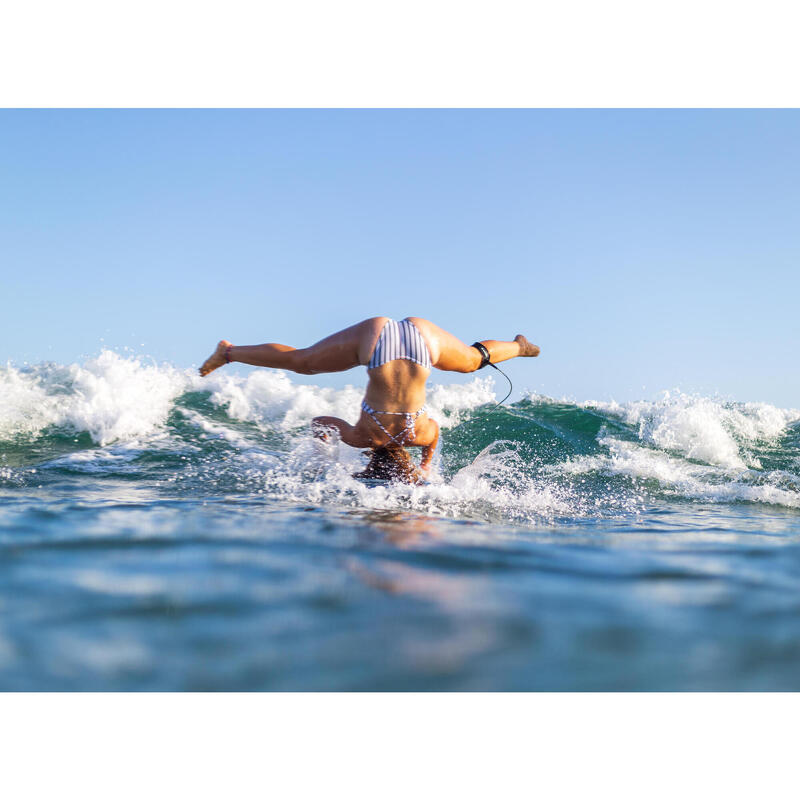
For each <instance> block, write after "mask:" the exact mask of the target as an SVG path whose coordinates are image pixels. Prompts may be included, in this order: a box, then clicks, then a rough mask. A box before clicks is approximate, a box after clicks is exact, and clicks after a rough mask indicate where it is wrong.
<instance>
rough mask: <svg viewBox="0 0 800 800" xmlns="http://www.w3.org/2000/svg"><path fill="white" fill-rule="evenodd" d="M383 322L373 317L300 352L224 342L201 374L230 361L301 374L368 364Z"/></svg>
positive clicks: (271, 345)
mask: <svg viewBox="0 0 800 800" xmlns="http://www.w3.org/2000/svg"><path fill="white" fill-rule="evenodd" d="M385 322H386V317H372V318H370V319H367V320H364V321H363V322H359V323H358V324H357V325H352V326H351V327H349V328H345V329H344V330H343V331H339V332H338V333H334V334H332V335H331V336H328V337H326V338H325V339H322V340H321V341H319V342H317V343H316V344H312V345H311V346H310V347H304V348H300V349H298V348H295V347H291V346H289V345H287V344H277V343H269V344H254V345H233V344H231V343H230V342H229V341H227V340H226V339H223V340H222V341H221V342H220V343H219V344H218V345H217V349H216V350H215V351H214V352H213V353H212V354H211V356H209V357H208V358H207V359H206V360H205V362H204V363H203V366H201V367H200V374H201V375H203V376H205V375H208V373H209V372H213V371H214V370H215V369H217V368H218V367H221V366H223V365H224V364H226V363H228V362H229V361H230V362H233V361H238V362H239V363H241V364H251V365H252V366H254V367H273V368H275V369H287V370H290V371H291V372H299V373H300V374H302V375H315V374H317V373H320V372H343V371H344V370H347V369H352V368H353V367H357V366H359V364H366V363H367V361H369V358H370V355H371V353H372V348H374V346H375V342H376V341H377V339H378V335H379V334H380V331H381V328H382V327H383V325H384V324H385Z"/></svg>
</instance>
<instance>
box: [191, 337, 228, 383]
mask: <svg viewBox="0 0 800 800" xmlns="http://www.w3.org/2000/svg"><path fill="white" fill-rule="evenodd" d="M229 347H233V345H232V344H231V343H230V342H229V341H228V340H227V339H223V340H222V341H221V342H220V343H219V344H218V345H217V349H216V350H215V351H214V352H213V353H212V354H211V355H210V356H209V357H208V358H207V359H206V360H205V361H204V362H203V366H202V367H200V370H199V372H200V374H201V375H202V376H203V377H204V378H205V376H206V375H208V373H209V372H213V371H214V370H215V369H217V367H221V366H222V365H223V364H227V363H228V359H227V352H228V348H229Z"/></svg>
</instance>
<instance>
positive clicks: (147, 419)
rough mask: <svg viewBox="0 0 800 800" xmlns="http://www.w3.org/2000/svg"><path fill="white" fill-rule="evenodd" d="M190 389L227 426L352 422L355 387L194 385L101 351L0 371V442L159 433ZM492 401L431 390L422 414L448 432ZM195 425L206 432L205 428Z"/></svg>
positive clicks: (263, 375) (467, 388) (263, 378)
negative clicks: (62, 432) (77, 359)
mask: <svg viewBox="0 0 800 800" xmlns="http://www.w3.org/2000/svg"><path fill="white" fill-rule="evenodd" d="M190 390H191V391H207V392H210V393H211V402H212V403H214V405H216V406H218V407H220V408H222V409H224V410H225V411H226V413H227V414H228V416H230V417H231V418H232V419H234V420H238V421H246V422H252V423H255V424H257V425H258V426H262V427H268V428H271V429H276V430H279V431H283V432H288V431H292V430H295V429H297V428H301V427H305V426H307V425H308V423H309V422H310V421H311V419H312V418H313V417H315V416H318V415H332V416H338V417H342V418H343V419H346V420H348V421H350V422H353V423H354V422H355V421H356V420H357V419H358V415H359V404H360V402H361V398H362V397H363V388H360V387H354V386H347V387H345V388H344V389H333V388H330V387H320V386H313V385H312V386H307V385H300V384H296V383H293V382H292V380H291V378H290V376H289V375H288V374H287V373H285V372H281V371H277V370H269V371H267V370H263V371H262V370H259V371H254V372H251V373H250V374H249V375H247V376H246V377H241V376H232V375H230V374H225V373H224V372H223V371H222V370H220V371H219V372H215V373H214V374H212V375H211V376H209V377H208V378H200V377H199V376H198V375H197V374H196V373H194V372H191V371H189V370H178V369H176V368H174V367H171V366H169V365H163V364H162V365H157V364H154V363H152V364H148V363H145V362H144V361H142V360H141V359H139V358H134V357H125V356H121V355H119V354H117V353H115V352H113V351H110V350H104V351H103V352H102V353H101V354H100V355H99V356H98V357H97V358H93V359H89V360H87V361H86V362H84V363H83V364H70V365H68V366H61V365H57V364H41V365H38V366H35V367H29V368H24V369H21V368H15V367H10V366H9V367H5V368H0V438H4V439H7V438H10V437H11V436H14V435H17V434H28V435H36V434H38V433H40V432H41V431H42V430H44V429H45V428H47V427H49V426H56V427H60V428H64V429H68V430H70V431H74V432H76V433H80V432H87V433H89V435H90V436H91V437H92V439H93V440H94V441H95V442H96V443H97V444H100V445H106V444H109V443H111V442H115V441H125V440H128V439H132V438H136V437H142V436H146V435H149V434H153V433H156V432H158V431H159V430H160V429H161V428H163V425H164V423H165V422H166V420H167V416H168V414H169V412H170V410H171V409H172V408H173V406H174V403H175V400H176V399H177V398H178V397H179V396H180V395H181V394H183V393H184V392H186V391H190ZM493 399H494V392H493V384H492V381H491V379H480V378H475V379H473V380H472V381H470V382H469V383H467V384H465V385H460V386H437V385H434V386H432V387H431V390H430V393H429V399H428V409H429V412H430V414H431V416H433V417H434V418H435V419H437V420H438V421H439V422H440V423H441V424H442V425H443V427H448V426H451V425H453V424H455V423H456V422H457V421H458V420H459V419H460V418H461V416H462V415H463V413H464V412H465V411H467V410H469V409H472V408H475V407H477V406H480V405H483V404H484V403H488V402H492V401H493ZM193 419H194V421H195V422H197V421H198V416H197V415H195V417H194V418H193ZM202 424H203V425H205V427H206V428H207V429H208V430H210V428H208V426H209V425H211V423H209V422H208V421H203V423H202ZM216 432H217V433H220V430H217V431H216Z"/></svg>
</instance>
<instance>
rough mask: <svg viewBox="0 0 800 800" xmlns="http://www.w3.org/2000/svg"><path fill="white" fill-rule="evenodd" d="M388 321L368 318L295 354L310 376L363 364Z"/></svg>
mask: <svg viewBox="0 0 800 800" xmlns="http://www.w3.org/2000/svg"><path fill="white" fill-rule="evenodd" d="M386 319H387V317H371V318H370V319H365V320H364V321H363V322H359V323H358V324H356V325H351V326H350V327H349V328H345V329H344V330H343V331H339V332H338V333H334V334H331V335H330V336H326V337H325V338H324V339H321V340H320V341H318V342H317V343H316V344H312V345H311V347H306V348H304V349H302V350H299V351H297V357H298V358H299V359H301V360H302V362H303V364H304V366H305V368H306V369H307V370H308V371H309V372H310V373H319V372H342V371H343V370H346V369H352V368H353V367H357V366H359V365H362V364H366V363H367V362H368V361H369V359H370V356H371V355H372V350H373V349H374V348H375V342H376V341H377V339H378V336H379V335H380V332H381V329H382V328H383V326H384V325H385V324H386Z"/></svg>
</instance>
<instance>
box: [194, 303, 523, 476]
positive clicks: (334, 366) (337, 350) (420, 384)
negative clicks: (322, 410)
mask: <svg viewBox="0 0 800 800" xmlns="http://www.w3.org/2000/svg"><path fill="white" fill-rule="evenodd" d="M538 355H539V348H538V347H537V346H536V345H535V344H531V343H530V342H529V341H528V340H527V339H526V338H525V337H524V336H522V335H521V334H520V335H519V336H517V337H516V338H515V339H514V341H511V342H500V341H495V340H493V339H486V340H484V341H482V342H476V343H475V344H474V345H471V346H467V345H465V344H464V343H463V342H461V341H460V340H459V339H457V338H456V337H455V336H453V335H452V334H450V333H448V332H447V331H445V330H443V329H442V328H440V327H439V326H438V325H434V324H433V323H432V322H429V321H428V320H426V319H421V318H420V317H407V318H406V319H404V320H401V321H400V322H396V321H395V320H393V319H389V318H388V317H372V318H371V319H367V320H364V321H363V322H359V323H358V325H353V326H352V327H351V328H346V329H345V330H343V331H339V333H334V334H333V335H332V336H328V337H327V339H323V340H322V341H320V342H317V343H316V344H314V345H311V347H306V348H302V349H299V350H298V349H295V348H294V347H289V345H285V344H257V345H245V346H237V345H233V344H231V343H230V342H229V341H226V340H225V339H223V340H222V341H221V342H220V343H219V344H218V345H217V349H216V350H215V351H214V353H213V354H212V355H211V356H210V357H209V358H207V359H206V361H205V363H204V364H203V366H202V367H200V374H201V375H203V376H205V375H208V374H209V373H210V372H212V371H213V370H215V369H217V368H218V367H221V366H223V365H224V364H230V363H231V362H234V361H238V362H240V363H242V364H252V365H253V366H256V367H274V368H276V369H286V370H290V371H291V372H297V373H300V374H301V375H315V374H317V373H320V372H342V371H343V370H347V369H352V368H353V367H357V366H360V365H363V366H366V368H367V376H368V379H369V380H368V383H367V391H366V393H365V395H364V400H363V401H362V403H361V416H360V417H359V419H358V422H356V424H355V425H350V424H348V423H347V422H345V421H344V420H343V419H339V418H338V417H315V419H314V420H313V422H312V427H313V430H314V434H315V436H318V437H319V438H323V439H326V438H327V437H328V432H329V431H330V430H331V429H334V430H336V431H338V433H339V435H340V436H341V439H342V441H343V442H344V443H345V444H348V445H350V446H351V447H370V448H376V449H377V448H388V449H389V451H396V450H397V448H400V447H421V448H422V459H421V462H420V469H421V470H423V471H424V472H427V471H428V470H429V469H430V465H431V461H432V460H433V453H434V450H435V449H436V444H437V443H438V441H439V426H438V425H437V424H436V422H434V421H433V420H432V419H430V418H429V417H428V415H427V414H426V413H425V383H426V381H427V380H428V376H429V375H430V372H431V368H432V367H436V368H437V369H441V370H446V371H448V372H474V371H475V370H477V369H480V368H481V367H484V366H486V364H488V363H489V362H490V361H491V363H492V364H497V363H499V362H501V361H507V360H508V359H509V358H515V357H517V356H529V357H530V356H538Z"/></svg>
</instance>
